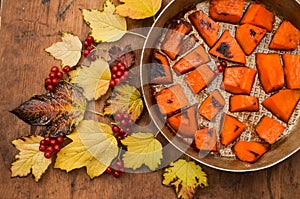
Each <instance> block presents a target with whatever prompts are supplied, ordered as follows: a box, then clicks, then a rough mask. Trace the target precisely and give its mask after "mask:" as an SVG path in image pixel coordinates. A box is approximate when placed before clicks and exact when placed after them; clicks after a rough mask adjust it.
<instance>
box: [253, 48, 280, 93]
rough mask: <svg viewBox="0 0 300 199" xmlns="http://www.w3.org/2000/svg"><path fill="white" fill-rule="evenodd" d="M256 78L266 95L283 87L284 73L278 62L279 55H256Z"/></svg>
mask: <svg viewBox="0 0 300 199" xmlns="http://www.w3.org/2000/svg"><path fill="white" fill-rule="evenodd" d="M256 67H257V69H258V77H259V80H260V82H261V84H262V87H263V89H264V91H265V92H266V93H270V92H272V91H276V90H279V89H281V88H283V86H284V71H283V66H282V64H281V62H280V55H279V54H276V53H273V54H262V53H257V54H256Z"/></svg>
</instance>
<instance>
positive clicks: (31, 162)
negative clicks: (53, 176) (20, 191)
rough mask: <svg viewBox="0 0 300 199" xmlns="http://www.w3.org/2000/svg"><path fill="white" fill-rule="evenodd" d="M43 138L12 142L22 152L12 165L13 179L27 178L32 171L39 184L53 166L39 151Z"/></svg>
mask: <svg viewBox="0 0 300 199" xmlns="http://www.w3.org/2000/svg"><path fill="white" fill-rule="evenodd" d="M42 139H43V137H41V136H30V137H22V138H20V139H17V140H14V141H12V143H13V145H14V146H15V147H16V148H17V149H18V150H20V153H19V154H17V155H16V161H14V162H13V163H12V164H11V172H12V174H11V175H12V177H16V176H20V177H23V176H27V175H28V174H29V173H30V172H31V171H32V175H33V176H34V179H35V181H36V182H37V181H38V180H39V179H40V178H41V176H42V175H43V173H44V172H45V171H46V170H47V168H48V166H49V165H50V164H51V159H47V158H45V157H44V153H43V152H41V151H40V150H39V146H40V141H41V140H42Z"/></svg>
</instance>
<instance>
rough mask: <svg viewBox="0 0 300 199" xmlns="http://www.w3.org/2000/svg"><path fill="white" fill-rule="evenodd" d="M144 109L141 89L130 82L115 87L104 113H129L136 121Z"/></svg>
mask: <svg viewBox="0 0 300 199" xmlns="http://www.w3.org/2000/svg"><path fill="white" fill-rule="evenodd" d="M143 109H144V103H143V99H142V95H141V93H140V92H139V90H137V89H136V88H135V87H133V86H130V85H128V84H122V85H120V86H116V87H115V88H114V90H113V97H112V99H110V100H108V101H107V106H106V107H105V108H104V114H108V115H112V114H115V113H117V112H123V113H128V114H129V115H130V118H131V119H132V120H133V121H136V120H137V119H138V118H139V117H140V115H141V114H142V112H143Z"/></svg>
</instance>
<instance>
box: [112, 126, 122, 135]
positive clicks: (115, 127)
mask: <svg viewBox="0 0 300 199" xmlns="http://www.w3.org/2000/svg"><path fill="white" fill-rule="evenodd" d="M111 129H112V131H113V132H114V133H119V132H120V128H119V127H118V126H116V125H113V127H112V128H111Z"/></svg>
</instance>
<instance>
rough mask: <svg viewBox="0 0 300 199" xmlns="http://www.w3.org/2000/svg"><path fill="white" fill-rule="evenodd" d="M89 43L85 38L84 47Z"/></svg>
mask: <svg viewBox="0 0 300 199" xmlns="http://www.w3.org/2000/svg"><path fill="white" fill-rule="evenodd" d="M89 45H90V44H89V42H88V41H87V40H85V41H84V42H83V46H84V48H87V47H88V46H89Z"/></svg>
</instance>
